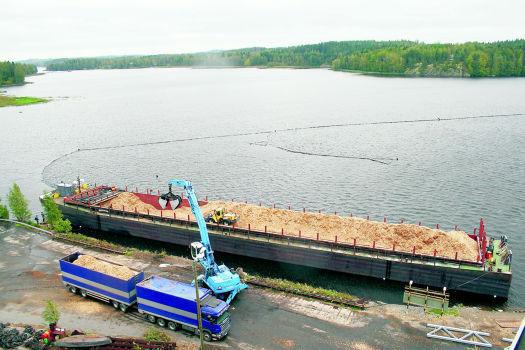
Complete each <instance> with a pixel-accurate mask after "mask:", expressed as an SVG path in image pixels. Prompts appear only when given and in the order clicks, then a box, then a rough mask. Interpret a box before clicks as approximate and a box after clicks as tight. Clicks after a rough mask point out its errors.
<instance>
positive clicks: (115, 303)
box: [111, 300, 118, 309]
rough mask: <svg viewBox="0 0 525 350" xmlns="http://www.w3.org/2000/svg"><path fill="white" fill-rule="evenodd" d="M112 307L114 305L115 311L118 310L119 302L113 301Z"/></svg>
mask: <svg viewBox="0 0 525 350" xmlns="http://www.w3.org/2000/svg"><path fill="white" fill-rule="evenodd" d="M111 305H113V307H114V308H115V309H118V301H115V300H112V301H111Z"/></svg>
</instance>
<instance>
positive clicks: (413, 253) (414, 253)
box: [412, 246, 416, 255]
mask: <svg viewBox="0 0 525 350" xmlns="http://www.w3.org/2000/svg"><path fill="white" fill-rule="evenodd" d="M412 255H416V246H414V248H412Z"/></svg>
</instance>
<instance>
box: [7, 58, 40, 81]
mask: <svg viewBox="0 0 525 350" xmlns="http://www.w3.org/2000/svg"><path fill="white" fill-rule="evenodd" d="M36 73H37V68H36V66H35V65H33V64H24V63H15V62H9V61H6V62H0V86H12V85H22V84H24V83H25V78H26V76H28V75H32V74H36Z"/></svg>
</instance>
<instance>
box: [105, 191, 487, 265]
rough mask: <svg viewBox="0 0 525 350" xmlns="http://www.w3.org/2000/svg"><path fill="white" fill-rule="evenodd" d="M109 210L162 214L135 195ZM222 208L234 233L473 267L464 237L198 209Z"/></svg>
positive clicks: (253, 211) (266, 211) (274, 213)
mask: <svg viewBox="0 0 525 350" xmlns="http://www.w3.org/2000/svg"><path fill="white" fill-rule="evenodd" d="M109 205H112V206H113V208H121V207H122V206H124V207H125V208H126V211H135V208H136V209H137V211H138V212H140V213H146V212H148V210H149V213H150V215H156V216H161V213H160V212H161V211H160V210H157V209H155V207H153V206H152V205H150V204H147V203H144V202H142V201H141V200H140V199H139V198H138V197H137V196H136V195H134V194H133V193H129V192H122V193H120V194H119V195H118V196H117V197H116V198H114V199H111V200H110V201H108V202H106V203H104V204H103V206H105V207H109ZM218 207H223V208H225V210H226V211H227V212H234V213H236V214H237V215H240V220H239V221H238V222H237V223H236V227H244V228H247V227H248V224H250V228H251V229H252V230H254V231H255V230H258V231H263V232H264V228H265V226H266V230H267V231H268V232H274V233H279V234H280V233H281V230H283V229H284V233H285V235H291V236H298V235H299V231H301V237H304V238H312V239H316V238H317V234H319V239H320V240H325V241H334V240H335V237H336V236H337V241H338V242H344V243H349V244H353V241H354V239H356V244H357V245H361V246H363V245H364V246H373V244H374V242H375V247H376V248H383V249H392V248H393V245H394V244H395V247H396V248H395V249H396V250H397V251H405V252H409V253H411V252H412V251H413V249H414V247H415V250H416V254H425V255H434V250H435V251H436V255H437V256H444V257H447V258H455V256H456V253H457V257H458V259H463V260H471V261H476V258H477V256H478V247H477V242H476V241H475V240H473V239H472V238H470V237H469V236H468V235H467V234H466V233H465V232H464V231H444V230H439V229H432V228H429V227H425V226H418V225H414V224H389V223H383V222H377V221H370V220H366V219H362V218H356V217H347V216H339V215H330V214H319V213H308V212H307V213H303V212H299V211H293V210H286V209H273V208H268V207H264V206H258V205H253V204H245V203H238V202H225V201H209V202H208V204H206V205H203V206H201V210H202V212H203V214H204V215H206V214H208V213H211V212H212V211H213V210H214V209H215V208H218ZM175 214H176V216H177V218H180V219H186V218H187V217H188V215H190V219H191V220H195V218H194V217H193V214H192V213H191V209H190V208H189V207H180V208H178V209H176V210H175ZM162 215H163V216H164V217H173V211H172V210H163V211H162Z"/></svg>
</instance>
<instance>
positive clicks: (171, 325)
mask: <svg viewBox="0 0 525 350" xmlns="http://www.w3.org/2000/svg"><path fill="white" fill-rule="evenodd" d="M168 329H169V330H170V331H176V330H178V329H179V325H178V324H177V323H175V322H172V321H169V322H168Z"/></svg>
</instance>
